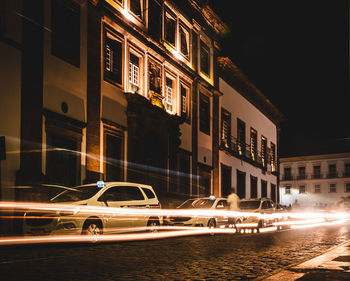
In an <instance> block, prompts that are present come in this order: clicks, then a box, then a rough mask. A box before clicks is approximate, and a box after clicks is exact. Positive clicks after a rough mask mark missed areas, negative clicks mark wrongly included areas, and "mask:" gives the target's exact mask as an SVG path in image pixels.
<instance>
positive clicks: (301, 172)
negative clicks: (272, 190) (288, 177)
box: [298, 167, 306, 180]
mask: <svg viewBox="0 0 350 281" xmlns="http://www.w3.org/2000/svg"><path fill="white" fill-rule="evenodd" d="M298 171H299V174H298V179H299V180H303V179H305V178H306V175H305V167H299V168H298Z"/></svg>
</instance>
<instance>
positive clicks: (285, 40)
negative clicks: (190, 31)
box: [209, 0, 350, 157]
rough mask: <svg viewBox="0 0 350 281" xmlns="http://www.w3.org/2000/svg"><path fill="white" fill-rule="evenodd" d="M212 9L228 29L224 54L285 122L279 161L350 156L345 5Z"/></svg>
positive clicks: (214, 3)
mask: <svg viewBox="0 0 350 281" xmlns="http://www.w3.org/2000/svg"><path fill="white" fill-rule="evenodd" d="M209 4H210V6H211V7H212V8H213V10H214V11H215V12H216V13H217V14H218V15H219V16H220V17H221V19H222V20H223V21H224V22H225V23H226V24H227V25H228V26H229V28H230V33H229V34H228V35H227V36H226V38H225V39H223V41H222V55H224V56H228V57H230V58H231V59H232V61H233V62H234V63H235V64H236V65H237V66H238V67H239V68H240V70H241V71H242V72H243V73H244V74H245V75H246V76H247V77H248V78H249V80H250V81H252V82H253V83H254V84H255V85H256V86H257V87H258V88H259V89H260V90H261V91H262V92H263V93H264V95H265V96H266V97H267V98H269V99H270V101H271V102H272V103H273V104H274V105H275V106H276V107H277V108H278V109H279V110H280V111H281V112H282V113H283V114H284V115H285V116H286V118H287V121H286V122H285V123H283V124H282V125H281V141H280V155H281V156H282V157H283V156H294V155H310V154H317V153H332V152H343V151H344V152H350V118H349V116H350V94H349V87H348V85H349V79H348V78H349V73H348V65H349V63H348V62H349V57H348V34H349V28H348V26H349V24H348V14H349V13H348V3H347V1H345V0H336V1H335V0H328V1H317V0H313V1H311V0H264V1H262V0H239V1H238V0H210V1H209ZM346 138H349V139H346Z"/></svg>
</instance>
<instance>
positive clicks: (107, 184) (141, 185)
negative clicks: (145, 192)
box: [74, 181, 153, 189]
mask: <svg viewBox="0 0 350 281" xmlns="http://www.w3.org/2000/svg"><path fill="white" fill-rule="evenodd" d="M96 185H97V182H95V183H88V184H82V185H77V186H75V187H74V188H77V187H79V188H81V187H85V186H96ZM104 185H105V186H104V187H106V186H107V187H109V186H112V185H120V186H125V185H132V186H140V187H147V188H152V186H150V185H147V184H142V183H136V182H126V181H109V182H108V181H107V182H104ZM152 189H153V188H152Z"/></svg>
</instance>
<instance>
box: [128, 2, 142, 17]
mask: <svg viewBox="0 0 350 281" xmlns="http://www.w3.org/2000/svg"><path fill="white" fill-rule="evenodd" d="M129 1H130V7H129V10H130V12H131V13H133V14H134V15H135V16H136V17H138V18H139V19H140V20H142V21H143V20H144V18H145V14H144V12H145V1H144V0H129Z"/></svg>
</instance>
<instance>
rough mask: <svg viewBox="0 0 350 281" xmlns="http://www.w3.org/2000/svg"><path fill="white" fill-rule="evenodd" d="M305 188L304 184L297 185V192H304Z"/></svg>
mask: <svg viewBox="0 0 350 281" xmlns="http://www.w3.org/2000/svg"><path fill="white" fill-rule="evenodd" d="M305 192H306V189H305V185H300V186H299V193H305Z"/></svg>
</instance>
